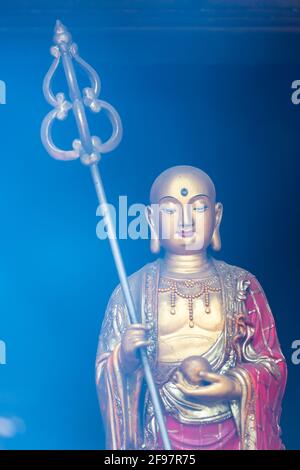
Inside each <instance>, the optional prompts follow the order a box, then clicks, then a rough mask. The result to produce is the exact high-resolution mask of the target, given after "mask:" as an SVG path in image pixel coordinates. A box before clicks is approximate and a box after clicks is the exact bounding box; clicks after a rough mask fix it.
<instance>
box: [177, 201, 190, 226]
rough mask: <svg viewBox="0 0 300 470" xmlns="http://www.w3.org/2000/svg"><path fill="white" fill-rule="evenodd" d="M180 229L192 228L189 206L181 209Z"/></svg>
mask: <svg viewBox="0 0 300 470" xmlns="http://www.w3.org/2000/svg"><path fill="white" fill-rule="evenodd" d="M179 225H180V227H181V228H182V229H185V230H187V229H191V228H192V227H193V217H192V208H191V206H190V205H189V204H185V205H184V206H183V207H182V214H181V220H180V224H179Z"/></svg>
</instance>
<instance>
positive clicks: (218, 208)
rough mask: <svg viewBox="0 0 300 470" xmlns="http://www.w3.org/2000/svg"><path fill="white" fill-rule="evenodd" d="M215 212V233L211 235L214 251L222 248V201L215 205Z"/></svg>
mask: <svg viewBox="0 0 300 470" xmlns="http://www.w3.org/2000/svg"><path fill="white" fill-rule="evenodd" d="M215 214H216V219H215V228H214V232H213V235H212V237H211V242H210V244H211V247H212V249H213V250H214V251H220V250H221V246H222V243H221V236H220V225H221V221H222V216H223V204H221V203H220V202H217V203H216V205H215Z"/></svg>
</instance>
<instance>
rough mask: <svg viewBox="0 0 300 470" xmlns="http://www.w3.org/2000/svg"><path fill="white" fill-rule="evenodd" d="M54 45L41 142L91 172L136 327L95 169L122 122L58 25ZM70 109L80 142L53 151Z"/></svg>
mask: <svg viewBox="0 0 300 470" xmlns="http://www.w3.org/2000/svg"><path fill="white" fill-rule="evenodd" d="M54 44H55V45H54V46H53V47H52V48H51V54H52V55H53V56H54V61H53V63H52V65H51V67H50V69H49V71H48V73H47V74H46V76H45V79H44V83H43V92H44V96H45V98H46V100H47V101H48V103H49V104H50V105H51V106H53V108H54V109H53V110H52V111H50V112H49V113H48V114H47V116H46V117H45V118H44V120H43V123H42V127H41V138H42V142H43V144H44V147H45V148H46V150H47V152H48V153H49V154H50V155H51V157H53V158H55V159H57V160H75V159H77V158H80V160H81V162H82V163H83V164H84V165H86V166H88V167H89V168H90V171H91V175H92V179H93V182H94V186H95V190H96V194H97V198H98V201H99V204H101V207H103V209H104V216H105V221H106V226H107V232H108V237H109V242H110V246H111V250H112V254H113V258H114V262H115V265H116V268H117V271H118V275H119V279H120V284H121V286H122V290H123V295H124V298H125V302H126V306H127V309H128V313H129V317H130V321H131V323H137V322H138V320H137V316H136V312H135V307H134V303H133V299H132V295H131V292H130V289H129V284H128V279H127V275H126V271H125V267H124V263H123V259H122V255H121V252H120V248H119V244H118V241H117V239H116V237H115V229H114V225H113V221H112V218H111V215H110V211H109V209H108V206H107V200H106V196H105V191H104V187H103V183H102V179H101V176H100V172H99V168H98V162H99V160H100V157H101V154H103V153H107V152H110V151H112V150H113V149H114V148H115V147H117V145H118V144H119V143H120V141H121V138H122V123H121V119H120V116H119V114H118V113H117V111H116V110H115V109H114V108H113V107H112V106H111V105H110V104H109V103H107V102H106V101H103V100H100V99H99V93H100V79H99V76H98V75H97V73H96V72H95V70H94V69H93V68H92V67H91V66H90V65H89V64H87V63H86V62H85V61H84V60H83V59H82V58H81V57H80V56H79V54H78V49H77V45H76V44H75V43H73V42H72V37H71V35H70V33H69V32H68V30H67V29H66V27H65V26H64V25H63V24H62V23H61V22H60V21H57V22H56V25H55V30H54ZM60 61H62V64H63V68H64V72H65V76H66V80H67V83H68V89H69V100H67V99H66V97H65V95H64V93H57V94H56V95H54V93H53V91H52V88H51V80H52V78H53V76H54V74H55V71H56V69H57V67H58V65H59V63H60ZM74 61H75V63H77V64H78V65H79V66H80V67H81V68H82V69H83V70H84V71H85V72H86V74H87V75H88V78H89V80H90V87H87V88H84V89H83V92H82V93H81V90H80V88H79V85H78V81H77V77H76V73H75V68H74ZM85 106H86V107H88V108H90V110H91V111H92V112H94V113H98V112H99V111H101V109H104V110H105V111H106V112H107V114H108V117H109V119H110V122H111V124H112V129H113V130H112V135H111V137H110V138H109V139H108V140H107V141H106V142H102V141H101V140H100V139H99V137H97V136H91V134H90V130H89V125H88V122H87V116H86V113H85ZM71 109H72V111H73V114H74V116H75V120H76V124H77V128H78V132H79V139H75V140H74V141H73V149H72V150H62V149H59V148H58V147H56V145H55V144H54V142H53V140H52V135H51V130H52V125H53V123H54V121H55V120H56V119H58V120H61V121H62V120H64V119H66V117H67V116H68V113H69V111H70V110H71ZM140 353H141V359H142V364H143V367H144V373H145V379H146V382H147V385H148V388H149V392H150V395H151V399H152V402H153V406H154V410H155V415H156V419H157V422H158V426H159V429H160V434H161V438H162V441H163V445H164V448H165V449H166V450H170V449H171V445H170V441H169V438H168V434H167V429H166V426H165V422H164V416H163V413H162V408H161V403H160V397H159V394H158V391H157V389H156V387H155V383H154V380H153V376H152V373H151V369H150V365H149V362H148V358H147V355H146V352H145V350H143V349H141V351H140Z"/></svg>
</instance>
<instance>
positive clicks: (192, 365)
mask: <svg viewBox="0 0 300 470" xmlns="http://www.w3.org/2000/svg"><path fill="white" fill-rule="evenodd" d="M179 370H180V372H182V374H183V376H184V378H185V379H186V380H187V382H189V383H190V384H192V385H204V384H205V383H206V382H205V381H203V380H201V378H200V375H199V374H200V372H211V370H212V368H211V365H210V363H209V362H208V360H207V359H205V358H204V357H202V356H190V357H187V358H186V359H184V360H183V361H182V363H181V364H180V367H179Z"/></svg>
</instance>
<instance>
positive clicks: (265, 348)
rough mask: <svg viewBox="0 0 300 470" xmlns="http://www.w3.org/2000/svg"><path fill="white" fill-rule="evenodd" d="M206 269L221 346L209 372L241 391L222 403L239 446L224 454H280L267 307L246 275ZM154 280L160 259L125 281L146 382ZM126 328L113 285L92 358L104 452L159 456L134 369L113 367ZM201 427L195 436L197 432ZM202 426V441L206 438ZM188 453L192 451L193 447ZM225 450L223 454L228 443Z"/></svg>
mask: <svg viewBox="0 0 300 470" xmlns="http://www.w3.org/2000/svg"><path fill="white" fill-rule="evenodd" d="M213 263H214V266H215V269H216V272H217V274H218V276H219V280H220V284H221V287H222V305H223V309H224V318H225V324H224V330H223V334H224V347H223V350H222V351H221V353H220V358H219V361H218V364H217V365H216V366H215V367H214V372H216V373H226V374H229V375H231V376H233V377H234V378H235V379H236V380H238V381H239V383H240V385H241V390H242V396H241V398H240V399H238V400H232V401H231V402H230V403H229V404H230V408H231V410H232V416H233V419H234V422H235V425H236V430H237V433H238V439H239V446H238V447H236V445H234V447H232V448H239V449H242V450H256V449H257V450H267V449H268V450H269V449H283V448H284V446H283V444H282V441H281V438H280V435H281V429H280V415H281V401H282V397H283V393H284V389H285V384H286V363H285V359H284V357H283V354H282V352H281V349H280V345H279V342H278V338H277V334H276V328H275V323H274V318H273V316H272V313H271V310H270V307H269V304H268V301H267V299H266V296H265V294H264V291H263V289H262V287H261V286H260V284H259V282H258V281H257V279H256V278H255V276H253V275H252V274H251V273H249V272H248V271H246V270H244V269H241V268H238V267H236V266H231V265H228V264H227V263H225V262H223V261H217V260H214V259H213ZM159 275H160V260H157V261H155V262H154V263H149V264H147V265H146V266H144V267H143V268H142V269H141V270H139V271H137V272H136V273H134V274H133V275H132V276H130V277H129V284H130V289H131V292H132V296H133V299H134V303H135V307H136V312H137V315H138V321H139V322H141V323H144V324H146V323H147V324H148V325H150V327H151V329H150V345H149V346H148V347H147V355H148V359H149V362H150V366H151V369H152V371H153V374H154V375H155V373H156V368H157V349H158V348H157V346H158V345H157V341H158V311H157V290H158V282H159ZM241 281H242V282H244V281H248V282H249V287H248V288H247V291H246V298H245V301H244V307H245V308H244V313H241V310H240V308H239V305H240V303H239V300H238V286H239V285H240V282H241ZM129 323H130V321H129V317H128V311H127V308H126V304H125V302H124V298H123V294H122V291H121V287H120V286H118V287H117V288H116V289H115V290H114V292H113V294H112V295H111V298H110V300H109V303H108V306H107V310H106V313H105V318H104V321H103V324H102V328H101V332H100V337H99V345H98V351H97V358H96V386H97V391H98V397H99V403H100V410H101V414H102V418H103V422H104V425H105V432H106V448H107V449H111V450H115V449H121V450H129V449H159V448H161V447H160V445H161V444H160V439H159V430H158V427H157V422H156V418H155V415H154V410H153V405H152V402H151V398H150V396H149V394H148V392H147V388H146V387H145V383H144V376H143V370H142V367H141V366H140V367H138V368H137V370H136V371H135V372H133V373H131V374H126V373H125V372H124V371H123V370H122V365H121V364H120V344H121V338H122V334H123V333H124V332H125V330H126V328H127V326H128V325H129ZM165 415H166V423H167V427H168V428H169V431H171V427H172V425H173V424H174V420H173V419H172V417H170V416H168V415H167V412H166V410H165ZM175 423H176V421H175ZM201 426H202V429H203V426H205V425H201ZM209 426H211V425H207V429H206V434H207V433H209V432H210V430H209ZM191 448H198V447H197V443H196V444H195V447H191ZM208 448H214V447H213V446H212V447H208ZM218 448H219V447H218ZM226 448H231V447H230V444H229V447H228V446H227V447H226Z"/></svg>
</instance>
